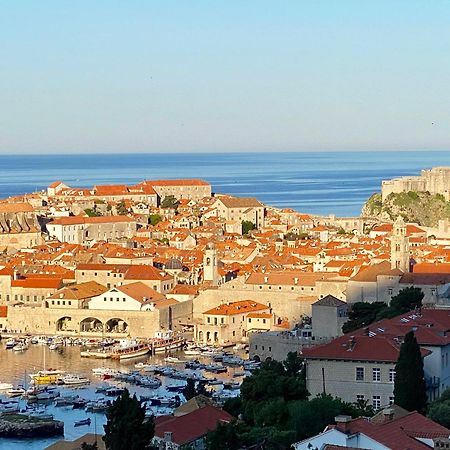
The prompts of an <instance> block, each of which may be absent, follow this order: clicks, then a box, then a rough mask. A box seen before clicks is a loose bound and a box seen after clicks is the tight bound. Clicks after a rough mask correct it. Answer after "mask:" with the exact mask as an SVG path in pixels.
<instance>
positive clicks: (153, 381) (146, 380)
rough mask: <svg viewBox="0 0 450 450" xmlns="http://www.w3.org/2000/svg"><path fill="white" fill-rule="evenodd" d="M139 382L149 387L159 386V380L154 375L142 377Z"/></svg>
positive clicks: (156, 387) (155, 387)
mask: <svg viewBox="0 0 450 450" xmlns="http://www.w3.org/2000/svg"><path fill="white" fill-rule="evenodd" d="M139 384H140V385H141V386H143V387H146V388H149V389H158V388H159V387H160V386H161V381H160V380H159V379H158V378H155V377H142V378H141V379H140V380H139Z"/></svg>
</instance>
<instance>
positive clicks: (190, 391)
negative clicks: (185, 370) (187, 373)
mask: <svg viewBox="0 0 450 450" xmlns="http://www.w3.org/2000/svg"><path fill="white" fill-rule="evenodd" d="M183 395H184V398H185V399H186V400H190V399H191V398H194V397H195V396H196V395H197V389H195V381H194V380H193V379H192V378H188V379H187V382H186V386H185V387H184V389H183Z"/></svg>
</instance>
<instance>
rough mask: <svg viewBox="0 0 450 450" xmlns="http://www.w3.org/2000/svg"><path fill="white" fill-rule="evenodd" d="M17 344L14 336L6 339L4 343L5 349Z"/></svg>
mask: <svg viewBox="0 0 450 450" xmlns="http://www.w3.org/2000/svg"><path fill="white" fill-rule="evenodd" d="M16 344H17V341H16V340H15V339H14V338H11V339H8V340H7V341H6V343H5V348H6V350H11V349H12V348H14V346H15V345H16Z"/></svg>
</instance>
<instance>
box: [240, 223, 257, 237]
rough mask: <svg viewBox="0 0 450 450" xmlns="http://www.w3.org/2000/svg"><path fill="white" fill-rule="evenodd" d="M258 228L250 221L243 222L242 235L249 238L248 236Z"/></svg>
mask: <svg viewBox="0 0 450 450" xmlns="http://www.w3.org/2000/svg"><path fill="white" fill-rule="evenodd" d="M255 228H256V226H255V224H254V223H253V222H250V220H243V221H242V234H243V235H244V236H247V234H248V233H249V232H250V231H252V230H254V229H255Z"/></svg>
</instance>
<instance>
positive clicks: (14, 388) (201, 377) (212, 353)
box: [0, 337, 257, 450]
mask: <svg viewBox="0 0 450 450" xmlns="http://www.w3.org/2000/svg"><path fill="white" fill-rule="evenodd" d="M27 341H29V343H28V344H27V345H28V349H27V350H26V351H23V352H15V351H13V348H14V346H11V345H8V348H7V347H6V342H9V340H8V339H3V341H1V343H0V358H1V360H2V367H1V368H0V401H1V403H0V412H1V413H20V414H25V415H28V416H29V417H40V418H45V419H48V420H51V419H54V420H57V421H62V422H64V436H65V438H66V439H76V438H77V437H79V436H81V435H83V434H85V433H87V432H89V433H94V432H96V433H98V434H99V435H101V434H103V425H104V424H105V422H106V416H105V412H106V410H107V408H108V406H109V405H110V404H111V403H112V401H113V400H114V399H115V398H117V396H118V395H120V394H121V393H122V392H123V391H124V389H125V388H127V389H128V390H129V391H130V392H131V393H132V394H136V395H137V396H138V397H139V398H140V399H141V400H142V401H143V402H145V405H146V408H147V414H148V415H163V414H171V413H172V412H173V410H174V409H175V408H176V407H177V406H179V405H181V404H182V403H183V402H184V401H185V398H184V396H183V393H182V392H183V389H184V387H185V386H186V384H187V380H188V379H193V380H195V381H196V382H199V383H203V384H204V386H205V389H206V390H207V391H209V392H210V393H211V396H212V398H213V399H214V400H215V401H216V402H217V403H219V404H220V403H222V402H224V401H225V400H226V399H228V398H231V397H234V396H236V395H238V394H239V388H240V384H241V383H242V380H243V378H244V377H245V376H247V375H249V374H250V373H251V372H250V370H248V369H249V368H250V369H253V368H256V367H257V364H256V365H255V363H252V364H253V365H251V366H249V365H248V360H247V359H246V354H245V350H239V351H233V350H232V349H228V350H225V349H217V348H210V347H203V348H200V347H194V346H192V345H191V346H190V347H189V350H187V352H184V351H183V350H178V351H177V350H172V351H170V352H163V353H159V352H154V355H153V356H151V353H150V350H149V351H148V352H147V353H146V354H144V355H141V356H136V357H129V358H97V357H95V356H93V357H82V356H84V355H82V353H84V352H86V351H90V352H97V351H99V352H104V353H106V352H108V353H109V352H114V351H115V350H114V349H117V348H118V347H117V346H115V345H109V346H110V347H111V348H110V349H109V350H107V349H106V348H103V349H102V350H98V348H97V346H98V345H99V344H100V341H96V342H90V345H89V348H86V347H87V346H86V343H87V341H84V340H79V341H76V340H72V339H58V338H56V339H49V338H44V337H40V338H32V339H31V338H28V339H27ZM54 341H57V342H58V346H59V350H58V351H52V350H50V347H51V346H52V345H53V344H54ZM16 344H17V343H16ZM16 344H15V345H16ZM138 345H142V344H138ZM134 346H135V345H134ZM132 347H133V346H132ZM127 348H129V346H128V347H127ZM147 349H148V346H147ZM152 353H153V352H152ZM44 355H45V364H44V362H43V360H44ZM246 367H247V368H246ZM18 374H22V375H18ZM50 418H51V419H50ZM55 440H57V438H56V437H51V438H36V439H15V438H0V448H8V449H11V450H18V449H21V448H23V445H24V442H26V446H27V448H29V449H32V450H34V449H36V450H37V449H42V448H45V446H47V445H49V444H51V443H52V442H54V441H55ZM6 445H7V447H6Z"/></svg>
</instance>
